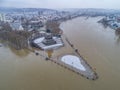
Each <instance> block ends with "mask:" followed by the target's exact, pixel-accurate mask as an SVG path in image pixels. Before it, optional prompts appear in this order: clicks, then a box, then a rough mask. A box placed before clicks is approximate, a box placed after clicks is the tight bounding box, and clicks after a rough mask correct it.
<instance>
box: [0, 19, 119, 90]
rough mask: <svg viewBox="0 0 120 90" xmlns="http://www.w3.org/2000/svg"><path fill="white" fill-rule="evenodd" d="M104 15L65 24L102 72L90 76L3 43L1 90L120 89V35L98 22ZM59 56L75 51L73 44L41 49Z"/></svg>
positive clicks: (83, 50)
mask: <svg viewBox="0 0 120 90" xmlns="http://www.w3.org/2000/svg"><path fill="white" fill-rule="evenodd" d="M100 19H101V17H97V18H88V19H86V18H85V17H80V18H76V19H73V20H69V21H67V22H64V23H62V24H61V26H60V27H61V28H62V29H63V32H64V34H65V35H66V36H67V37H68V38H69V40H70V41H71V42H72V43H73V44H74V46H75V47H76V48H77V49H78V50H79V51H80V54H81V55H82V56H83V57H84V58H85V59H86V61H87V62H88V63H89V64H90V65H91V66H92V67H93V68H94V69H95V71H96V72H97V73H98V75H99V79H97V80H96V81H91V80H87V79H86V78H83V77H81V76H80V75H77V74H75V73H73V72H71V71H69V70H67V69H64V68H62V67H60V66H58V65H56V64H54V63H52V62H50V61H46V60H45V59H44V57H41V56H36V55H35V54H34V53H32V52H29V51H27V50H22V51H16V50H14V49H12V48H9V47H7V46H6V47H5V46H3V47H0V90H119V89H120V85H119V83H120V65H119V64H120V42H119V41H120V40H119V39H120V37H119V35H118V34H116V33H115V31H114V30H112V29H110V28H104V27H103V26H102V25H100V24H99V23H97V21H98V20H100ZM39 52H40V53H41V54H43V55H47V53H49V55H48V56H51V55H52V57H53V58H54V57H55V58H56V57H57V56H58V55H62V54H65V53H69V52H72V49H70V47H69V46H67V45H65V47H63V48H60V49H58V50H55V51H49V52H44V51H39Z"/></svg>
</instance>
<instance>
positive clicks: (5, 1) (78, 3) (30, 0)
mask: <svg viewBox="0 0 120 90" xmlns="http://www.w3.org/2000/svg"><path fill="white" fill-rule="evenodd" d="M0 6H2V7H18V8H19V7H21V8H23V7H24V8H25V7H26V8H27V7H29V8H34V7H37V8H107V9H120V0H0Z"/></svg>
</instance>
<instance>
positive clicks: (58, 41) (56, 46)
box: [34, 37, 63, 50]
mask: <svg viewBox="0 0 120 90" xmlns="http://www.w3.org/2000/svg"><path fill="white" fill-rule="evenodd" d="M44 39H45V37H40V38H37V39H35V40H34V43H35V44H37V45H38V46H39V47H40V48H41V49H44V50H47V49H51V48H52V49H55V48H58V47H61V46H63V42H62V40H61V39H60V38H57V37H53V39H54V40H55V41H56V44H53V45H49V46H46V45H44V44H43V43H42V41H43V40H44Z"/></svg>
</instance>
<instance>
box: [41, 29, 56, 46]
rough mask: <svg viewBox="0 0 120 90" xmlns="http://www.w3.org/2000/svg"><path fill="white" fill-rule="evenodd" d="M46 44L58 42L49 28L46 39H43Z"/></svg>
mask: <svg viewBox="0 0 120 90" xmlns="http://www.w3.org/2000/svg"><path fill="white" fill-rule="evenodd" d="M42 43H43V44H45V45H53V44H56V41H55V40H54V39H53V36H52V33H51V31H50V30H49V29H47V30H46V35H45V39H44V40H43V41H42Z"/></svg>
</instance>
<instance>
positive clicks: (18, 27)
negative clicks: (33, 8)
mask: <svg viewBox="0 0 120 90" xmlns="http://www.w3.org/2000/svg"><path fill="white" fill-rule="evenodd" d="M10 26H11V28H12V30H24V28H23V27H22V25H21V23H20V22H12V23H10Z"/></svg>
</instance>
